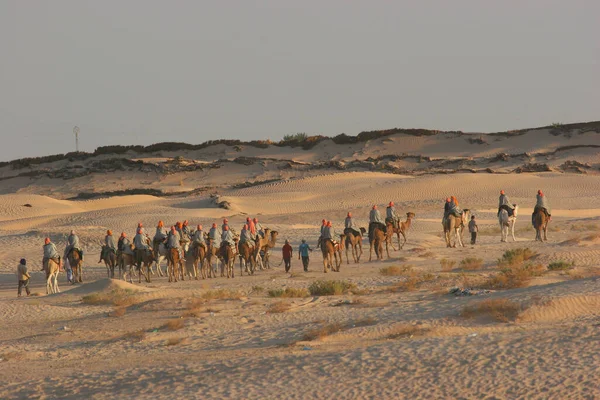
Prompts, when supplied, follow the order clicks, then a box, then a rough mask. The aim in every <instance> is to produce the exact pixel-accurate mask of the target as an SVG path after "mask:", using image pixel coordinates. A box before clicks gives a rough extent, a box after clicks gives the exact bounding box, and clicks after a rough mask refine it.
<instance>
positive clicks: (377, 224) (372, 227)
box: [369, 222, 387, 241]
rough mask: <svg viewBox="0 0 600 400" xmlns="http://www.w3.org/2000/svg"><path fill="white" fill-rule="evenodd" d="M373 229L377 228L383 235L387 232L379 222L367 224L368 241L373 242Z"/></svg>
mask: <svg viewBox="0 0 600 400" xmlns="http://www.w3.org/2000/svg"><path fill="white" fill-rule="evenodd" d="M375 228H379V229H380V230H381V231H382V232H383V233H384V234H385V232H386V230H387V228H386V226H385V224H382V223H381V222H371V223H369V241H372V240H373V231H374V230H375Z"/></svg>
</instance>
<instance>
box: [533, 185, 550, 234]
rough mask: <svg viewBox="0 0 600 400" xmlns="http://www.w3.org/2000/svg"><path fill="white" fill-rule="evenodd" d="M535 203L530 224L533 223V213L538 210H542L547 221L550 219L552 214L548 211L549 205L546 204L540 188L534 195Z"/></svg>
mask: <svg viewBox="0 0 600 400" xmlns="http://www.w3.org/2000/svg"><path fill="white" fill-rule="evenodd" d="M535 198H536V203H535V207H533V214H531V224H532V225H534V227H535V224H534V218H535V213H536V212H537V211H538V210H540V209H541V210H543V211H544V213H545V214H546V216H547V217H548V221H550V220H551V219H552V214H551V213H550V206H549V205H548V201H547V200H546V196H545V195H544V193H542V191H541V189H540V190H538V191H537V195H536V196H535Z"/></svg>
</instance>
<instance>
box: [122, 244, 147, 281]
mask: <svg viewBox="0 0 600 400" xmlns="http://www.w3.org/2000/svg"><path fill="white" fill-rule="evenodd" d="M153 262H154V256H153V254H152V251H151V250H150V251H147V252H145V253H143V254H142V258H141V262H140V264H138V263H136V257H135V256H134V255H133V254H127V253H122V254H121V256H120V261H119V268H121V267H122V268H123V271H124V272H123V280H127V275H129V283H133V279H132V278H133V275H134V273H135V272H137V274H138V283H141V282H142V275H144V278H145V279H146V282H151V280H150V271H151V266H152V263H153Z"/></svg>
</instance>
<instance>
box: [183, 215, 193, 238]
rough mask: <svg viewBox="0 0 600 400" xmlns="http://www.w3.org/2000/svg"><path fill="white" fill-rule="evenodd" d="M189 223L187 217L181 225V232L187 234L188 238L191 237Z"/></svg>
mask: <svg viewBox="0 0 600 400" xmlns="http://www.w3.org/2000/svg"><path fill="white" fill-rule="evenodd" d="M188 224H189V222H188V220H187V219H186V220H185V221H183V225H182V226H181V232H182V233H183V234H184V235H185V237H186V238H189V237H191V232H190V227H189V225H188Z"/></svg>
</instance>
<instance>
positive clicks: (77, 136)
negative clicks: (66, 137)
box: [73, 126, 79, 153]
mask: <svg viewBox="0 0 600 400" xmlns="http://www.w3.org/2000/svg"><path fill="white" fill-rule="evenodd" d="M73 134H75V151H76V152H77V153H79V127H78V126H75V127H74V128H73Z"/></svg>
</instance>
